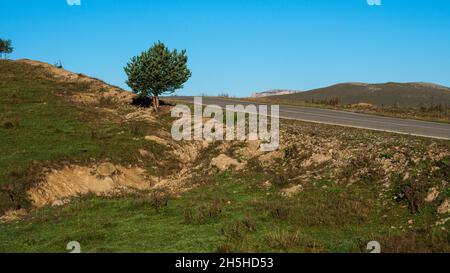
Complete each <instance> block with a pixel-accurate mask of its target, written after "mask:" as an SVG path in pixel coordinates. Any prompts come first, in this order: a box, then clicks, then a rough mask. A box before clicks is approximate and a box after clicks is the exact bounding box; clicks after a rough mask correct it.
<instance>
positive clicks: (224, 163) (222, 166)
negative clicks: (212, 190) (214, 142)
mask: <svg viewBox="0 0 450 273" xmlns="http://www.w3.org/2000/svg"><path fill="white" fill-rule="evenodd" d="M244 165H245V164H243V163H239V162H238V161H237V160H236V159H233V158H231V157H228V156H226V155H224V154H221V155H219V156H218V157H216V158H213V159H212V160H211V166H213V167H216V168H217V169H219V170H221V171H226V170H228V169H229V168H230V167H232V166H234V167H235V168H236V170H241V169H243V168H244Z"/></svg>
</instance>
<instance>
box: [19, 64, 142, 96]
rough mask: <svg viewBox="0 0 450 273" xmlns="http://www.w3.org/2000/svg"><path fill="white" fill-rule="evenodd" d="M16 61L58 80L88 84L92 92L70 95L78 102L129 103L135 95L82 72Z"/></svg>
mask: <svg viewBox="0 0 450 273" xmlns="http://www.w3.org/2000/svg"><path fill="white" fill-rule="evenodd" d="M16 62H18V63H23V64H28V65H31V66H35V67H39V68H41V69H44V70H45V71H46V72H47V74H48V75H50V76H51V77H52V78H53V79H55V80H57V81H60V82H70V83H78V84H80V83H81V84H82V83H85V84H89V85H90V89H91V90H92V91H93V92H92V93H82V92H80V93H76V94H74V95H73V96H72V100H73V101H75V102H78V103H84V104H96V103H99V102H102V101H103V102H105V101H107V100H113V101H115V102H121V103H126V104H131V103H132V102H133V99H134V98H135V97H136V95H135V94H133V93H130V92H127V91H125V90H122V89H121V88H119V87H116V86H111V85H109V84H107V83H105V82H103V81H101V80H99V79H95V78H91V77H88V76H86V75H83V74H77V73H73V72H70V71H67V70H65V69H63V68H58V67H55V66H54V65H51V64H48V63H44V62H39V61H34V60H28V59H21V60H17V61H16Z"/></svg>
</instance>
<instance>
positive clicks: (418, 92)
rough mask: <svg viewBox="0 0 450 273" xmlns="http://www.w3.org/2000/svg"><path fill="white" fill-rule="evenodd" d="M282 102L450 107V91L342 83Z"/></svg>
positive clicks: (413, 85) (420, 85) (424, 85)
mask: <svg viewBox="0 0 450 273" xmlns="http://www.w3.org/2000/svg"><path fill="white" fill-rule="evenodd" d="M279 98H280V99H286V100H302V101H306V102H312V103H320V102H326V101H331V100H333V99H336V100H337V103H338V104H344V105H347V104H358V103H367V104H372V105H375V106H397V107H406V108H407V107H417V108H419V107H430V106H439V105H441V106H442V107H450V89H449V88H447V87H444V86H439V85H435V84H429V83H383V84H364V83H343V84H337V85H333V86H329V87H325V88H320V89H315V90H311V91H306V92H298V93H295V94H289V95H282V96H281V97H279Z"/></svg>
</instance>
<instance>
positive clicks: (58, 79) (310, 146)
mask: <svg viewBox="0 0 450 273" xmlns="http://www.w3.org/2000/svg"><path fill="white" fill-rule="evenodd" d="M132 101H133V96H132V95H131V94H129V93H127V92H125V91H123V90H120V89H119V88H117V87H113V86H109V85H107V84H106V83H104V82H102V81H100V80H97V79H92V78H89V77H87V76H84V75H81V74H75V73H71V72H69V71H65V70H63V69H57V68H54V67H53V66H51V65H48V64H45V63H39V62H35V61H29V60H23V61H0V141H1V143H2V145H1V146H0V154H1V157H0V252H68V251H67V250H66V245H67V243H68V242H70V241H78V242H80V243H81V249H82V251H83V252H367V250H366V246H367V243H368V242H370V241H373V240H378V241H379V242H380V243H381V245H382V251H383V252H450V248H449V243H448V242H449V238H450V237H449V236H450V234H449V229H450V221H448V215H449V211H447V210H448V208H447V207H446V206H445V204H446V201H448V200H449V198H450V190H449V185H448V181H449V178H450V173H449V169H450V142H449V141H440V140H431V139H424V138H417V137H410V136H404V135H395V134H389V133H383V132H371V131H365V130H359V129H352V128H341V127H337V126H328V125H319V124H312V123H304V122H297V121H282V124H281V144H282V147H281V149H280V150H279V151H276V152H272V153H262V152H260V151H259V149H258V147H259V144H260V143H258V142H257V143H253V142H245V143H243V142H213V143H205V142H195V143H194V142H174V141H173V140H172V139H171V137H170V133H169V132H170V127H171V123H172V121H173V119H172V118H171V117H170V113H169V112H168V110H169V108H163V109H162V111H160V113H157V114H156V113H153V112H152V111H151V110H149V109H142V108H139V107H136V106H133V105H132ZM227 157H228V158H231V159H235V160H237V161H238V162H239V164H240V165H241V166H242V168H234V167H232V166H231V167H226V168H219V167H218V165H215V164H214V162H217V161H218V160H219V159H220V158H227ZM231 162H232V161H231ZM219 163H226V161H224V162H219ZM129 182H133V183H129ZM134 182H136V183H134ZM111 183H113V184H114V183H117V185H115V186H118V187H116V188H111V190H108V191H104V192H101V191H100V190H101V189H104V188H105V187H106V188H107V186H108V185H111ZM127 185H128V186H129V185H131V186H133V185H137V186H140V187H139V188H133V187H127ZM75 189H78V190H80V191H79V192H77V191H75ZM107 189H109V188H107ZM37 201H39V202H37Z"/></svg>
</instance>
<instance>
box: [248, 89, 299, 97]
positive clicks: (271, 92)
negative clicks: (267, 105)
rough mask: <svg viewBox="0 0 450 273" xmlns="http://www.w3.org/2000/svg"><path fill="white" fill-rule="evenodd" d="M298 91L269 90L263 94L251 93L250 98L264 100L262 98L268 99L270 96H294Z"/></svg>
mask: <svg viewBox="0 0 450 273" xmlns="http://www.w3.org/2000/svg"><path fill="white" fill-rule="evenodd" d="M297 92H300V91H293V90H279V89H276V90H269V91H265V92H260V93H253V94H252V98H264V97H270V96H281V95H289V94H294V93H297Z"/></svg>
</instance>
